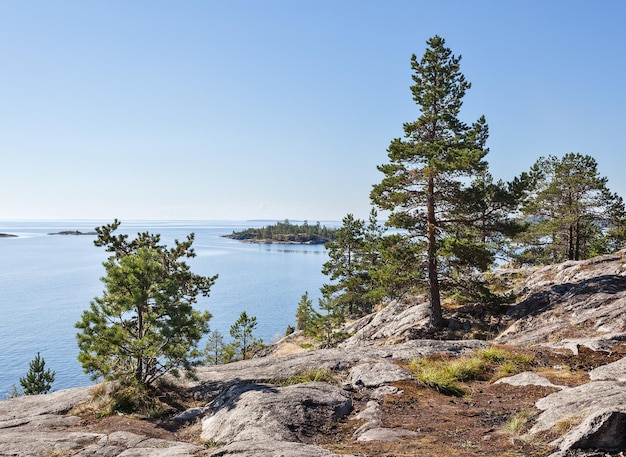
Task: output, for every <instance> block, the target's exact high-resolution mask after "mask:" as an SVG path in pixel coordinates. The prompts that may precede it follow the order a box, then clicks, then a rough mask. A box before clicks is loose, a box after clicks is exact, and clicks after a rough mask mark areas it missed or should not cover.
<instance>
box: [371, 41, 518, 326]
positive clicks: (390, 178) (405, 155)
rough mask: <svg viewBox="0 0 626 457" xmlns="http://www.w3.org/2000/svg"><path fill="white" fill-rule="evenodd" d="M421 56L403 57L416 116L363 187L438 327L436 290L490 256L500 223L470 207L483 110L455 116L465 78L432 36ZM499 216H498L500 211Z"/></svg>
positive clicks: (479, 192)
mask: <svg viewBox="0 0 626 457" xmlns="http://www.w3.org/2000/svg"><path fill="white" fill-rule="evenodd" d="M427 44H428V48H427V49H426V52H425V53H424V55H423V57H422V58H421V60H418V59H417V57H416V56H415V55H413V56H412V58H411V68H412V69H413V81H414V85H413V86H411V91H412V93H413V100H414V101H415V102H416V103H417V105H419V107H420V111H421V115H420V116H419V118H418V119H417V120H416V121H414V122H409V123H405V124H404V132H405V138H404V139H399V138H398V139H394V140H393V141H392V142H391V144H390V146H389V148H388V156H389V163H387V164H384V165H381V166H379V167H378V169H379V170H380V171H381V172H382V173H383V174H384V177H383V179H382V181H381V182H380V183H379V184H376V185H374V187H373V189H372V192H371V194H370V196H371V199H372V202H373V203H374V204H375V205H376V206H377V207H378V208H380V209H382V210H389V211H390V212H391V213H390V215H389V220H388V225H389V226H391V227H395V228H397V229H400V230H401V231H402V232H403V233H406V235H405V236H406V241H405V243H408V244H409V245H410V246H411V249H410V252H412V253H416V254H417V255H418V256H419V258H417V259H414V260H415V263H414V264H413V269H417V270H421V271H423V272H424V273H422V274H420V275H418V277H424V278H425V279H426V280H427V284H428V288H427V290H428V291H429V299H430V304H431V309H432V314H431V322H432V324H433V325H434V326H435V327H442V326H444V323H445V321H444V320H443V317H442V312H441V293H442V288H443V289H444V291H448V290H449V291H454V289H455V288H456V287H458V286H460V285H463V284H462V281H460V278H461V275H462V274H466V273H467V272H472V271H475V270H484V269H486V268H487V267H488V266H489V265H490V264H491V263H492V262H493V260H494V258H495V251H494V249H493V245H492V244H490V243H488V242H487V236H488V235H489V234H491V233H492V232H498V231H499V230H501V229H502V226H503V223H502V222H500V221H501V219H502V213H501V212H498V211H487V208H482V210H481V208H480V207H479V206H478V202H479V201H480V199H483V198H484V197H485V195H487V193H486V192H487V187H482V188H481V187H480V186H478V185H472V182H473V181H474V182H475V180H476V179H478V178H479V177H480V176H486V175H485V173H486V171H487V163H486V161H485V160H484V157H485V155H486V154H487V152H488V150H487V149H486V148H485V142H486V140H487V136H488V127H487V124H486V121H485V118H484V117H481V118H479V119H478V121H476V122H475V123H474V124H472V125H471V126H468V125H466V124H465V123H464V122H462V121H461V120H460V119H459V118H458V115H459V112H460V109H461V106H462V99H463V97H464V95H465V92H466V91H467V89H469V88H470V83H469V82H467V81H466V80H465V77H464V76H463V74H462V73H461V71H460V60H461V58H460V57H455V56H454V55H452V52H451V50H450V49H448V48H447V47H446V46H445V41H444V39H443V38H441V37H439V36H435V37H433V38H431V39H429V40H428V42H427ZM504 219H506V217H505V218H504Z"/></svg>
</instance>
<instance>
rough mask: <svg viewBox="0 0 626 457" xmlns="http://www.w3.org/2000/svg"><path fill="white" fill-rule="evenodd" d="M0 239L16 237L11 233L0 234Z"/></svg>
mask: <svg viewBox="0 0 626 457" xmlns="http://www.w3.org/2000/svg"><path fill="white" fill-rule="evenodd" d="M0 238H17V235H13V234H11V233H0Z"/></svg>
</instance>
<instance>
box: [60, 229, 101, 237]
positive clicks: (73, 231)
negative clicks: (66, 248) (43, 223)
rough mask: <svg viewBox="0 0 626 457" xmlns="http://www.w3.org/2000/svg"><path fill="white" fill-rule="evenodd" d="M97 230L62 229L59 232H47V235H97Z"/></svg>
mask: <svg viewBox="0 0 626 457" xmlns="http://www.w3.org/2000/svg"><path fill="white" fill-rule="evenodd" d="M97 234H98V233H97V232H81V231H79V230H63V231H61V232H55V233H48V235H72V236H78V235H97Z"/></svg>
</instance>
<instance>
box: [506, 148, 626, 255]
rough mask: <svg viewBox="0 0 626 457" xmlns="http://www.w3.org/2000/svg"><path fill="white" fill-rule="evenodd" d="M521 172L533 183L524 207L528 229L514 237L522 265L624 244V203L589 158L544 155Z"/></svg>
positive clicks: (603, 249) (572, 155)
mask: <svg viewBox="0 0 626 457" xmlns="http://www.w3.org/2000/svg"><path fill="white" fill-rule="evenodd" d="M524 176H525V178H526V179H527V180H528V181H529V182H530V183H531V187H530V190H529V193H528V196H527V198H526V201H525V204H524V207H523V217H524V218H525V220H527V221H528V222H529V224H528V230H527V231H526V232H525V233H523V234H522V235H521V236H520V237H518V242H519V246H518V249H519V251H520V252H519V253H518V257H517V258H518V260H519V261H520V263H522V264H547V263H557V262H563V261H565V260H584V259H587V258H589V257H592V256H595V255H598V254H604V253H607V252H611V251H614V250H617V249H620V248H621V247H623V246H624V240H625V239H624V237H623V234H624V219H625V209H624V201H623V199H622V198H621V197H620V196H618V195H616V194H614V193H612V192H610V191H609V189H608V187H607V183H608V180H607V178H603V177H600V175H599V173H598V166H597V163H596V161H595V159H594V158H593V157H591V156H588V155H585V156H584V155H582V154H574V153H569V154H566V155H565V156H563V157H562V158H560V159H559V158H557V157H555V156H548V157H547V158H543V157H542V158H540V159H539V160H538V161H537V162H536V163H535V164H534V165H533V167H532V168H531V170H530V172H529V173H528V174H525V175H524Z"/></svg>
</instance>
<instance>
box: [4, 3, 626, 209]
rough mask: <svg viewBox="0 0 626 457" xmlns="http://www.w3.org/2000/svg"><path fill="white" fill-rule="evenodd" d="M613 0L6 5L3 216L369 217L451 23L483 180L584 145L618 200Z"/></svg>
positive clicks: (621, 162) (625, 13)
mask: <svg viewBox="0 0 626 457" xmlns="http://www.w3.org/2000/svg"><path fill="white" fill-rule="evenodd" d="M625 17H626V2H624V1H621V0H614V1H602V0H600V1H597V2H589V1H576V0H567V1H565V0H563V1H557V0H552V1H546V0H541V1H532V0H520V1H516V0H507V1H502V0H493V1H470V0H465V1H460V0H459V1H452V0H447V1H436V2H433V1H419V0H412V1H401V0H394V1H382V0H381V1H368V0H348V1H341V0H332V1H327V0H289V1H287V0H263V1H261V0H249V1H243V0H220V1H217V0H215V1H210V0H203V1H200V0H198V1H191V0H189V1H155V0H144V1H139V0H133V1H127V0H123V1H122V0H112V1H110V0H107V1H84V0H76V1H70V0H55V1H48V0H41V1H34V0H3V1H0V65H1V71H0V151H1V156H0V157H1V161H0V220H4V219H25V218H28V219H64V218H73V219H112V218H114V217H117V218H120V219H122V220H130V219H259V218H263V219H283V218H290V219H309V220H327V219H340V218H341V217H343V216H344V215H345V214H346V213H349V212H352V213H354V214H355V215H356V216H358V217H366V216H367V213H368V211H369V191H370V189H371V186H372V185H373V184H374V183H376V182H378V181H379V180H380V179H381V177H382V174H381V173H380V172H378V171H377V170H376V165H378V164H382V163H385V162H386V161H387V153H386V149H387V146H388V145H389V142H390V141H391V140H392V139H393V138H396V137H401V136H402V134H403V132H402V124H403V123H404V122H408V121H413V120H415V119H416V118H417V116H418V115H419V112H418V108H417V106H416V105H415V104H414V103H413V101H412V99H411V94H410V91H409V86H410V85H411V70H410V57H411V54H413V53H415V54H417V55H418V56H421V55H422V54H423V52H424V49H425V46H426V44H425V42H426V40H427V39H428V38H429V37H431V36H433V35H435V34H438V35H441V36H443V37H444V38H445V39H446V42H447V45H448V46H449V47H450V48H451V49H452V50H453V52H454V53H455V54H457V55H459V54H461V55H462V56H463V60H462V62H461V69H462V72H463V73H464V74H465V76H466V78H467V79H468V80H469V81H470V82H471V83H472V89H471V90H470V91H469V92H468V93H467V96H466V98H465V104H464V106H463V110H462V112H461V118H462V119H463V120H465V121H466V122H473V121H474V120H475V119H477V118H478V116H480V115H481V114H484V115H485V116H486V118H487V122H488V124H489V128H490V139H489V142H488V146H489V148H490V151H491V152H490V153H489V155H488V156H487V158H488V161H489V163H490V165H491V171H492V174H493V175H494V176H495V177H496V178H503V179H510V178H512V177H514V176H516V175H518V174H519V173H521V172H522V171H526V170H528V168H529V167H530V166H531V165H532V164H533V163H534V162H535V161H536V159H537V158H538V157H540V156H546V155H549V154H552V155H556V156H562V155H563V154H565V153H568V152H580V153H582V154H589V155H592V156H594V157H595V158H596V160H597V161H598V163H599V168H600V173H601V175H603V176H607V177H608V178H609V187H610V188H611V190H613V191H615V192H618V193H620V194H621V195H622V196H624V197H626V181H625V180H624V178H623V175H624V170H625V168H626V167H625V165H626V157H625V155H624V148H625V147H626V146H625V143H624V141H623V137H624V131H625V125H626V115H625V114H624V113H625V109H626V89H625V87H624V85H625V82H626V77H625V74H626V71H625V70H626V27H624V18H625Z"/></svg>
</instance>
